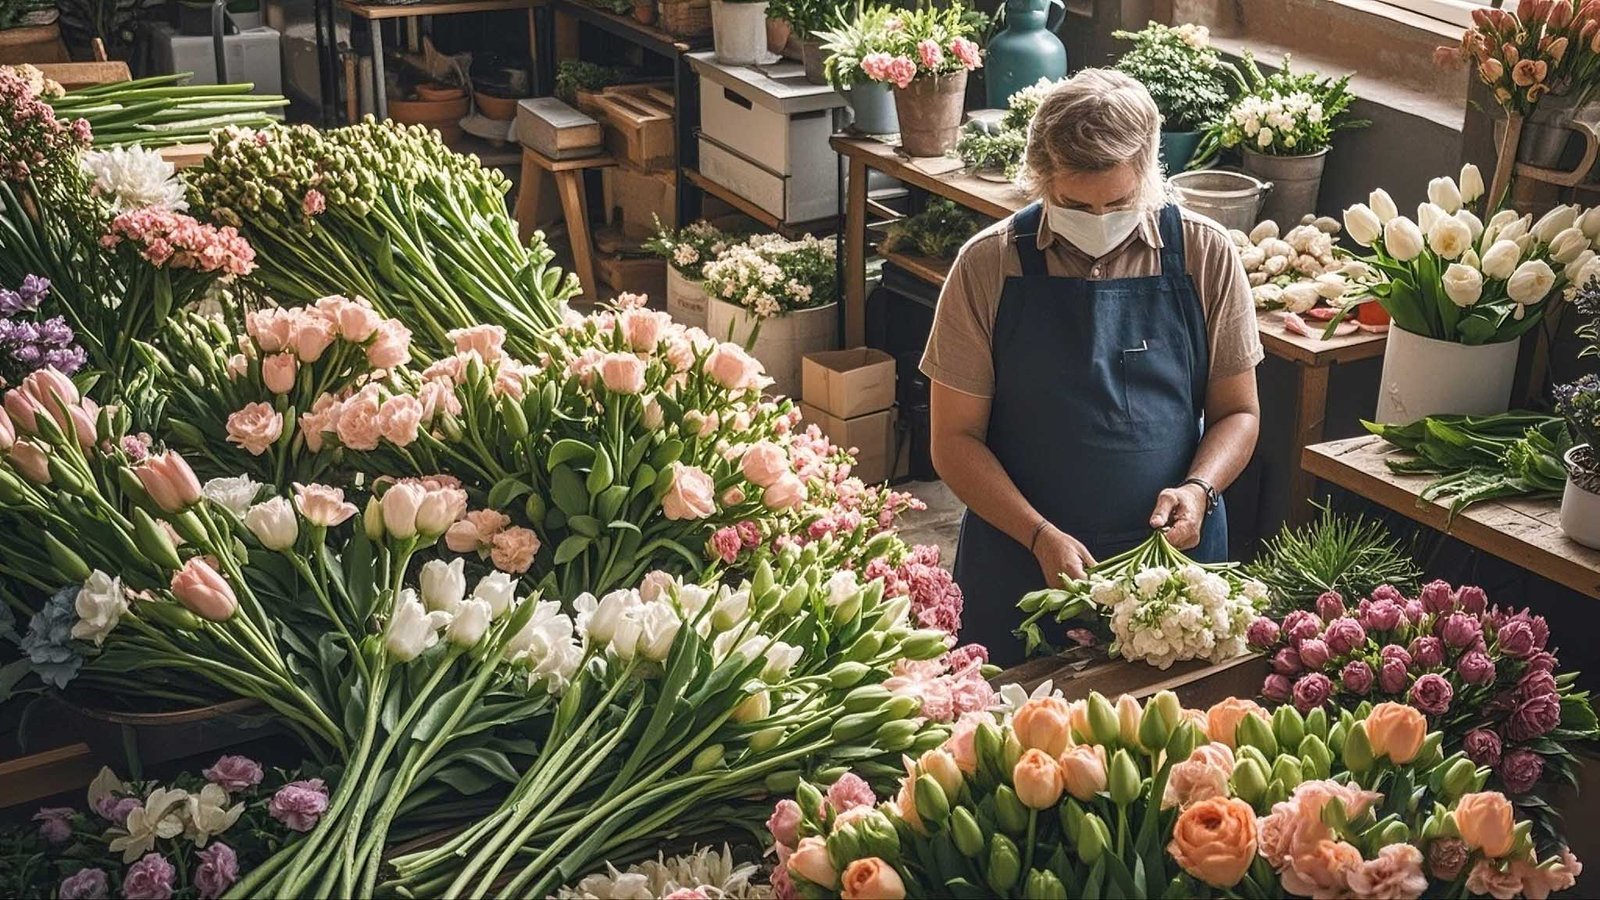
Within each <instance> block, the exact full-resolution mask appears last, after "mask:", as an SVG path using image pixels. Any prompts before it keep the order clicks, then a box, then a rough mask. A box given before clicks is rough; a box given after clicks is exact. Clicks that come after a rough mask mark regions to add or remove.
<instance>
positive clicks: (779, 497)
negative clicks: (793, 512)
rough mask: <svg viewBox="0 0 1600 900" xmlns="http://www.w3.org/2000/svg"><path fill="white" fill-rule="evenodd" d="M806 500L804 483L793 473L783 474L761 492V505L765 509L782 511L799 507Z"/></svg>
mask: <svg viewBox="0 0 1600 900" xmlns="http://www.w3.org/2000/svg"><path fill="white" fill-rule="evenodd" d="M805 499H806V483H805V482H803V481H801V480H800V476H798V475H796V474H794V473H793V472H787V473H785V474H784V475H783V476H782V477H781V478H779V479H778V480H777V481H774V482H773V483H772V484H771V485H769V486H768V487H767V489H766V490H765V491H762V492H761V503H762V505H764V506H765V507H766V508H767V509H770V510H774V511H782V510H786V509H793V508H794V507H796V506H799V505H800V504H801V503H802V502H804V501H805Z"/></svg>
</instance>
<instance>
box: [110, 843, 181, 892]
mask: <svg viewBox="0 0 1600 900" xmlns="http://www.w3.org/2000/svg"><path fill="white" fill-rule="evenodd" d="M176 874H177V873H176V872H175V871H174V870H173V868H172V863H169V862H167V860H166V858H165V857H163V856H162V855H161V854H159V853H146V854H145V855H144V858H143V859H140V860H139V861H138V862H136V863H134V864H133V865H131V866H129V867H128V873H127V874H126V875H124V876H122V896H123V897H125V898H127V900H168V898H170V897H171V896H172V879H173V876H175V875H176Z"/></svg>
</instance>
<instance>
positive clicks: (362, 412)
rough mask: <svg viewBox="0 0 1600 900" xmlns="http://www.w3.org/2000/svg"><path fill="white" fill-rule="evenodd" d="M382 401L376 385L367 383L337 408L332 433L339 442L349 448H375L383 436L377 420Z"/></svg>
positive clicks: (380, 425) (381, 427)
mask: <svg viewBox="0 0 1600 900" xmlns="http://www.w3.org/2000/svg"><path fill="white" fill-rule="evenodd" d="M381 408H382V401H380V400H379V398H378V386H377V385H375V384H368V385H367V386H366V387H364V388H362V389H361V390H360V391H359V392H358V393H357V394H356V395H355V396H353V397H351V398H350V399H348V400H346V401H345V402H344V405H343V406H342V407H340V409H339V420H338V421H337V422H335V423H334V428H333V430H334V433H335V434H337V435H338V436H339V443H341V444H343V445H345V446H346V447H348V448H350V449H351V450H376V449H378V441H379V440H380V439H382V437H383V425H382V424H381V423H380V422H379V421H378V413H379V411H380V410H381Z"/></svg>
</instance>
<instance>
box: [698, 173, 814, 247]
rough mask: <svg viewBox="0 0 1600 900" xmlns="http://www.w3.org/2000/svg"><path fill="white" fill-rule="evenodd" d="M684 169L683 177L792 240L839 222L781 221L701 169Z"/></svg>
mask: <svg viewBox="0 0 1600 900" xmlns="http://www.w3.org/2000/svg"><path fill="white" fill-rule="evenodd" d="M682 171H683V177H684V178H686V179H688V181H689V183H690V184H692V185H694V186H695V187H697V188H699V189H700V190H702V191H705V192H706V193H708V194H710V195H711V196H713V197H716V198H717V199H718V200H721V201H722V202H724V203H726V204H728V205H729V206H731V207H733V208H734V209H736V210H738V211H739V212H741V213H744V214H745V215H747V216H749V217H750V218H752V219H755V220H756V221H757V222H760V223H761V224H762V225H764V226H766V227H767V228H771V229H772V230H773V231H776V232H778V233H779V234H781V235H783V236H784V237H786V238H789V239H790V240H794V239H795V238H798V237H799V236H800V235H802V234H814V233H816V232H818V231H827V230H830V229H832V228H834V227H836V224H837V223H836V221H835V220H834V219H833V218H831V217H830V218H826V219H818V220H816V221H814V222H783V221H780V220H779V219H778V217H777V216H775V215H773V214H772V213H770V212H768V211H766V210H764V209H762V208H761V207H759V206H757V205H755V204H754V203H752V202H750V201H749V200H748V199H746V198H744V197H741V196H739V195H738V194H736V193H734V192H733V191H731V190H729V189H728V188H727V187H726V186H724V185H721V184H718V183H717V182H715V181H712V180H711V179H710V178H707V177H706V176H705V175H704V174H703V173H701V172H700V170H698V169H688V168H686V169H683V170H682Z"/></svg>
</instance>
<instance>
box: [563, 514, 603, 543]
mask: <svg viewBox="0 0 1600 900" xmlns="http://www.w3.org/2000/svg"><path fill="white" fill-rule="evenodd" d="M567 527H568V528H571V529H572V530H573V531H576V532H577V533H578V534H580V535H582V536H584V537H588V538H593V537H599V536H600V520H599V519H596V518H595V517H594V516H573V517H572V518H570V519H568V520H567Z"/></svg>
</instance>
